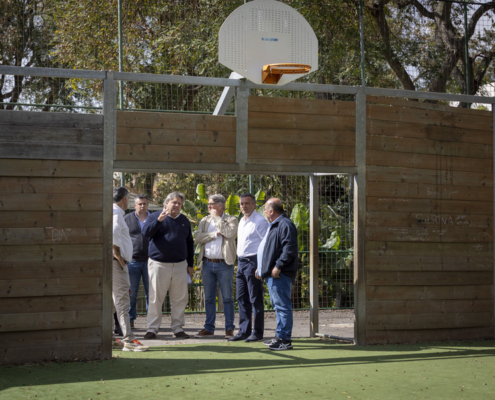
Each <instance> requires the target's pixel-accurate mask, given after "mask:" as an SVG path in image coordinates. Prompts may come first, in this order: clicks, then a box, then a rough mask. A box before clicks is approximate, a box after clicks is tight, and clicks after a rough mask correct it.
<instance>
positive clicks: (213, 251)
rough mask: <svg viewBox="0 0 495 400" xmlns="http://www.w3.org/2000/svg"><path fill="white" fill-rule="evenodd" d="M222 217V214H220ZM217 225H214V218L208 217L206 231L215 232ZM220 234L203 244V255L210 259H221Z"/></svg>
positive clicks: (221, 238) (221, 237)
mask: <svg viewBox="0 0 495 400" xmlns="http://www.w3.org/2000/svg"><path fill="white" fill-rule="evenodd" d="M222 217H223V215H222ZM216 231H217V226H216V225H215V222H214V218H211V219H210V225H208V233H210V232H216ZM222 240H223V236H222V235H217V237H216V238H215V240H210V241H209V242H208V243H206V244H205V257H206V258H210V259H219V260H220V259H223V255H222Z"/></svg>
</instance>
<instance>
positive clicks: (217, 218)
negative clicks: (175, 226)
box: [194, 194, 239, 339]
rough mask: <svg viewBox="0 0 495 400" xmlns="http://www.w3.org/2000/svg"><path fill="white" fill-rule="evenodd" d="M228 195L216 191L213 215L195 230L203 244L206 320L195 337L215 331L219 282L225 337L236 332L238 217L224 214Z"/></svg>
mask: <svg viewBox="0 0 495 400" xmlns="http://www.w3.org/2000/svg"><path fill="white" fill-rule="evenodd" d="M225 202H226V201H225V197H223V196H222V195H221V194H213V195H211V196H210V197H209V198H208V211H209V213H210V215H208V216H206V217H204V218H203V219H202V220H201V221H200V223H199V226H198V230H197V231H196V232H195V234H194V239H195V240H196V242H197V243H199V244H200V245H201V249H200V251H199V255H198V262H199V263H201V275H202V276H203V288H204V291H205V311H206V321H205V325H204V329H201V330H200V331H199V333H198V334H197V335H196V337H208V336H213V334H214V332H215V317H216V298H217V282H218V285H219V286H220V292H221V293H222V299H223V306H224V314H225V338H226V339H229V338H231V337H233V336H234V327H235V326H234V317H235V308H234V296H233V286H234V264H235V254H236V245H235V237H236V236H237V226H238V224H239V223H238V221H237V218H236V217H234V216H230V215H227V214H225Z"/></svg>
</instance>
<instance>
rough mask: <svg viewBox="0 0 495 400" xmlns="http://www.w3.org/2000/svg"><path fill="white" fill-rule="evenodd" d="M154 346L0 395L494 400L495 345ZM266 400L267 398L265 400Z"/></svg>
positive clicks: (12, 386) (53, 370)
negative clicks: (278, 348) (283, 348)
mask: <svg viewBox="0 0 495 400" xmlns="http://www.w3.org/2000/svg"><path fill="white" fill-rule="evenodd" d="M293 343H294V350H290V351H280V352H276V351H270V350H268V349H267V348H266V347H265V346H263V345H262V344H261V343H255V344H246V343H244V342H241V343H238V342H236V343H227V342H225V343H216V344H191V345H175V346H166V347H153V348H152V349H151V351H149V352H146V353H124V352H121V351H115V352H114V354H113V355H114V358H113V359H112V360H107V361H102V362H96V361H95V362H87V361H79V362H70V363H48V364H42V365H41V364H36V365H24V366H15V367H0V400H2V399H28V398H31V399H34V398H37V399H58V400H60V399H71V398H72V399H74V398H76V399H93V400H94V399H132V400H136V399H145V398H148V399H161V398H170V399H198V400H199V399H245V398H248V399H260V398H265V397H268V398H272V399H286V398H289V399H290V398H294V399H301V398H302V399H376V400H384V399H401V400H402V399H404V400H406V399H433V400H438V399H449V400H452V399H459V400H460V399H483V400H484V399H493V398H495V357H494V355H495V341H483V342H456V343H452V342H450V343H433V344H423V345H419V344H418V345H400V346H395V345H388V346H368V347H359V346H352V345H343V344H336V343H333V342H329V341H324V340H319V339H301V340H294V341H293ZM261 396H263V397H261Z"/></svg>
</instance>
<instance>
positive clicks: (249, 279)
mask: <svg viewBox="0 0 495 400" xmlns="http://www.w3.org/2000/svg"><path fill="white" fill-rule="evenodd" d="M239 203H240V206H241V212H242V213H243V214H244V218H242V219H241V221H240V222H239V230H238V233H237V259H238V260H239V263H238V265H237V275H236V287H237V306H238V308H239V332H238V333H237V335H235V336H234V337H233V338H230V339H229V341H232V342H233V341H237V340H244V341H245V342H257V341H260V340H262V339H263V332H264V318H265V316H264V305H263V282H262V281H261V280H259V279H256V276H255V272H256V268H257V266H258V260H257V253H258V247H259V245H260V243H261V241H262V240H263V238H264V237H265V234H266V230H267V228H268V222H267V220H266V219H265V218H264V217H263V216H262V215H260V214H259V213H258V212H257V211H256V198H255V197H254V196H253V195H252V194H251V193H244V194H241V198H240V202H239ZM252 316H254V329H252V326H253V324H252V322H251V317H252Z"/></svg>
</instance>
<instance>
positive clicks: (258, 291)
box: [236, 255, 265, 339]
mask: <svg viewBox="0 0 495 400" xmlns="http://www.w3.org/2000/svg"><path fill="white" fill-rule="evenodd" d="M257 266H258V262H257V256H256V255H254V256H250V257H239V264H238V266H237V275H236V287H237V306H238V308H239V334H241V335H243V336H249V335H251V334H252V335H253V336H256V337H258V338H260V339H261V338H263V331H264V329H265V315H264V311H263V281H262V280H261V279H256V276H255V275H254V273H255V271H256V268H257ZM253 314H254V329H252V323H251V317H252V316H253Z"/></svg>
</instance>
